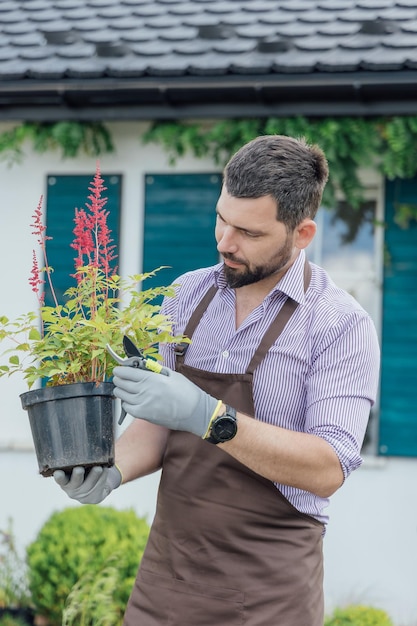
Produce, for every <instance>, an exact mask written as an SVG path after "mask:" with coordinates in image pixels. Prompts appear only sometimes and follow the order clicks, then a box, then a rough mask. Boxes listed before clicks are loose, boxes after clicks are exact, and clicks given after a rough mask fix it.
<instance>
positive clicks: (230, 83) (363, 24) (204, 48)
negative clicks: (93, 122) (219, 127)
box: [0, 0, 417, 120]
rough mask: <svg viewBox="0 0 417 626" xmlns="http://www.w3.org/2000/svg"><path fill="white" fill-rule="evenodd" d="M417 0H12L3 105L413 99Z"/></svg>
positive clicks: (368, 111) (1, 22) (406, 108)
mask: <svg viewBox="0 0 417 626" xmlns="http://www.w3.org/2000/svg"><path fill="white" fill-rule="evenodd" d="M416 85H417V0H1V2H0V119H30V120H44V119H45V120H46V119H47V120H57V119H75V118H77V119H97V118H101V119H126V118H130V119H155V118H160V119H168V118H184V117H190V116H191V117H220V116H236V115H240V116H253V115H258V116H266V115H294V114H304V115H311V116H322V115H344V114H354V115H378V114H390V113H396V114H401V113H404V114H406V113H414V112H415V111H416V104H417V89H416Z"/></svg>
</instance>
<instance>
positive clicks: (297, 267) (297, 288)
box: [214, 250, 305, 304]
mask: <svg viewBox="0 0 417 626" xmlns="http://www.w3.org/2000/svg"><path fill="white" fill-rule="evenodd" d="M304 264H305V252H304V250H300V253H299V255H298V256H297V258H296V260H295V261H294V263H293V264H292V265H291V267H290V269H289V270H288V271H287V272H286V273H285V274H284V276H283V277H282V278H281V280H279V281H278V282H277V284H276V285H275V287H273V288H272V289H271V291H270V292H269V294H268V295H267V296H266V297H267V298H271V297H272V296H274V295H275V294H279V293H284V294H285V295H286V296H288V297H289V298H291V299H292V300H295V302H298V304H301V303H302V302H304V300H305V294H304ZM214 281H215V283H216V286H217V287H218V288H219V289H228V285H227V282H226V278H225V276H224V271H223V263H219V264H218V265H216V266H215V267H214Z"/></svg>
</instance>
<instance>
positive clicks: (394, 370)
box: [379, 178, 417, 456]
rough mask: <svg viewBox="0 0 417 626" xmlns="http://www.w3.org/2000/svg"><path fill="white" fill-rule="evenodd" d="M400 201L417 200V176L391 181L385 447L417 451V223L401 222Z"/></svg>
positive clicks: (388, 451) (401, 452)
mask: <svg viewBox="0 0 417 626" xmlns="http://www.w3.org/2000/svg"><path fill="white" fill-rule="evenodd" d="M398 203H409V204H413V205H417V178H413V179H410V180H394V181H389V182H387V186H386V217H385V221H386V223H387V228H386V232H385V247H386V253H387V264H386V267H385V269H384V289H383V325H382V370H381V417H380V433H379V450H380V453H381V454H385V455H388V456H417V408H416V405H417V402H416V384H417V223H416V222H415V221H412V222H410V225H409V228H408V229H402V228H400V227H399V226H397V225H396V224H395V222H394V212H395V211H394V210H395V206H396V205H397V204H398Z"/></svg>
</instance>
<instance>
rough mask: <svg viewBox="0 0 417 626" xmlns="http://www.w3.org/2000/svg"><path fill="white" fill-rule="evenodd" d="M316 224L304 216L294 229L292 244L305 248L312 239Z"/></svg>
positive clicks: (301, 248)
mask: <svg viewBox="0 0 417 626" xmlns="http://www.w3.org/2000/svg"><path fill="white" fill-rule="evenodd" d="M316 230H317V226H316V223H315V222H313V220H311V219H310V218H306V219H305V220H303V221H302V222H300V224H298V226H297V227H296V229H295V240H294V245H295V247H296V248H299V249H300V250H303V249H304V248H307V246H308V244H309V243H311V242H312V240H313V239H314V235H315V234H316Z"/></svg>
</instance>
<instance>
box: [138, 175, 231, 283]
mask: <svg viewBox="0 0 417 626" xmlns="http://www.w3.org/2000/svg"><path fill="white" fill-rule="evenodd" d="M221 182H222V179H221V175H220V174H147V175H146V178H145V228H144V258H143V268H144V271H145V272H149V271H151V270H153V269H155V268H157V267H160V266H162V265H166V266H169V269H164V270H162V271H161V272H159V273H158V275H157V277H156V278H155V279H149V280H148V281H146V283H145V288H146V287H147V286H151V285H168V284H170V283H172V282H173V281H174V280H175V279H176V278H177V277H178V276H179V275H180V274H182V273H184V272H188V271H190V270H193V269H196V268H198V267H206V266H209V265H214V264H215V263H217V261H218V253H217V249H216V241H215V238H214V226H215V208H216V204H217V200H218V197H219V194H220V190H221Z"/></svg>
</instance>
